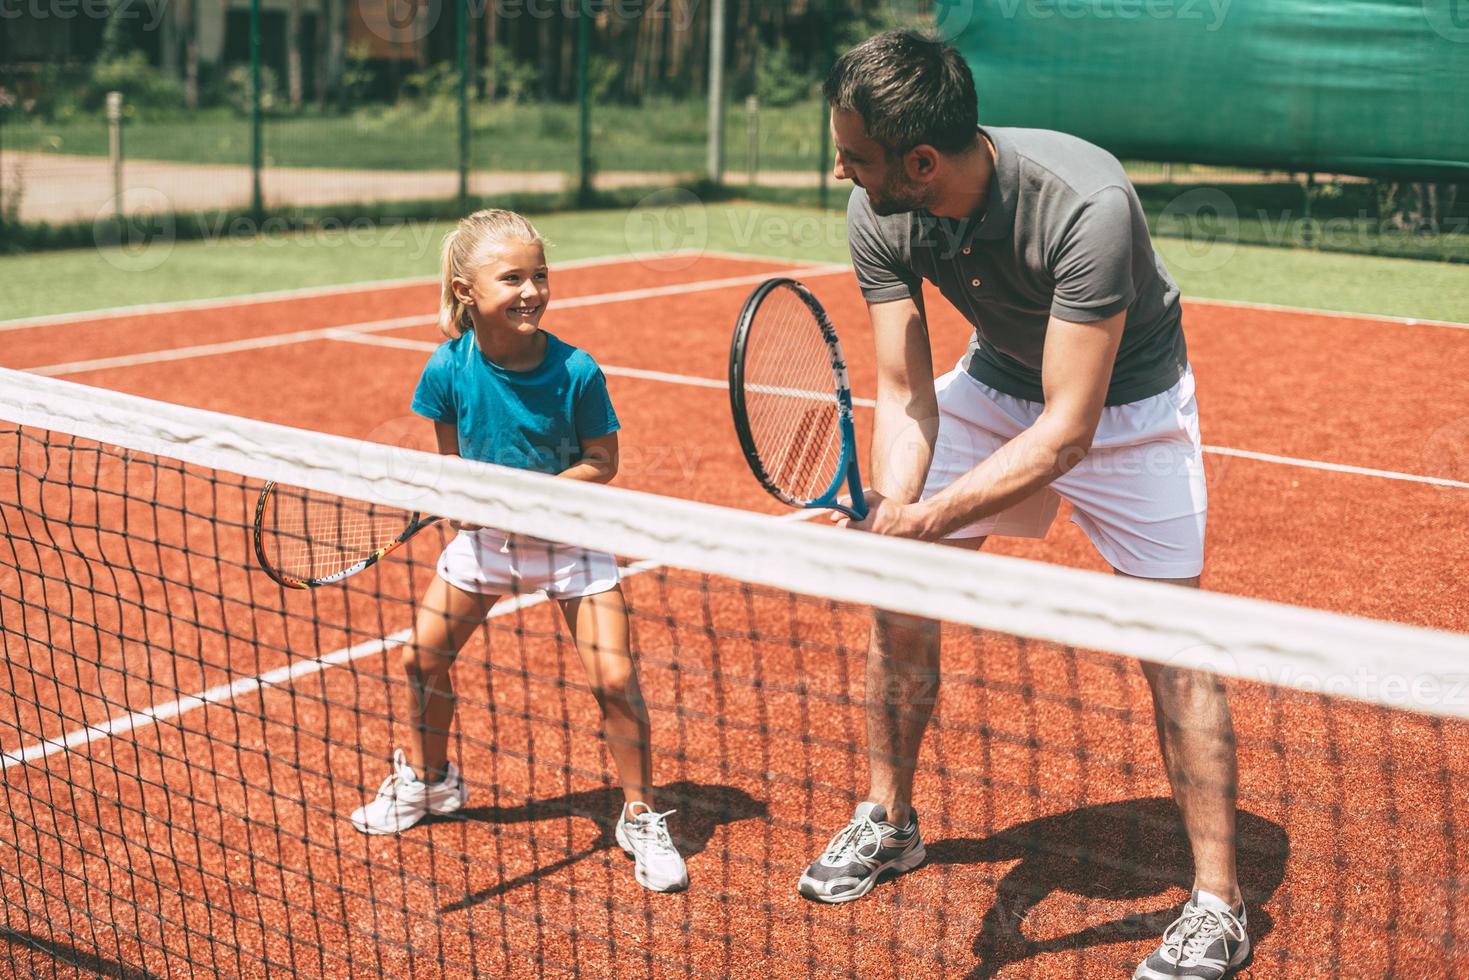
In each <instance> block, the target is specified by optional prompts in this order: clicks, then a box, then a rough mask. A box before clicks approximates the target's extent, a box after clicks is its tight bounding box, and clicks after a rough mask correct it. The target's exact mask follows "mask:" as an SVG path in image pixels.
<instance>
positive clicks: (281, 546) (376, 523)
mask: <svg viewBox="0 0 1469 980" xmlns="http://www.w3.org/2000/svg"><path fill="white" fill-rule="evenodd" d="M408 520H409V515H408V514H406V513H405V512H403V511H400V510H396V509H394V508H390V507H379V506H375V505H373V504H364V503H358V502H356V501H350V500H343V499H342V498H341V497H336V496H333V495H331V494H320V493H315V492H313V491H310V490H302V489H299V488H295V487H280V486H278V487H276V488H275V489H274V491H272V493H271V495H270V498H269V500H268V501H267V504H266V515H265V520H264V521H263V522H262V526H261V532H262V536H263V539H264V544H265V548H266V552H267V554H268V555H269V556H270V557H271V558H272V563H273V564H274V565H275V567H276V568H277V569H279V570H280V571H282V572H284V573H286V574H287V575H290V576H293V577H295V578H299V579H320V578H325V577H327V576H330V575H334V574H336V573H337V572H340V571H344V570H345V569H348V568H351V567H352V566H353V565H356V564H358V563H360V562H362V561H365V560H366V559H368V558H371V557H372V556H373V555H375V554H376V553H377V552H378V551H379V550H381V549H382V548H384V547H386V546H387V545H389V544H391V543H392V542H393V541H395V540H396V539H397V537H398V535H399V534H400V533H401V532H402V531H403V529H404V527H406V526H407V524H408Z"/></svg>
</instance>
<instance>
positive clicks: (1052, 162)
mask: <svg viewBox="0 0 1469 980" xmlns="http://www.w3.org/2000/svg"><path fill="white" fill-rule="evenodd" d="M981 132H983V133H984V134H985V135H986V136H988V137H989V139H990V142H991V143H992V144H993V145H994V148H995V169H994V174H993V175H992V176H991V178H990V186H989V195H988V199H987V201H986V203H985V211H984V214H983V215H982V216H981V217H980V220H979V221H978V222H976V221H974V220H963V221H960V220H951V219H947V218H935V217H934V216H933V215H931V214H928V213H927V212H923V211H920V212H912V213H906V214H895V215H890V216H887V217H879V216H877V215H876V214H874V213H873V211H872V206H871V204H869V203H868V199H867V192H866V191H865V190H863V189H862V188H860V187H859V188H856V189H854V190H853V191H852V198H851V201H850V202H849V203H848V205H847V237H848V240H849V243H850V245H851V249H852V264H853V265H854V266H855V267H856V270H857V281H858V283H859V284H860V285H861V286H862V293H863V295H864V296H865V297H866V298H867V301H868V302H870V303H884V302H889V301H891V300H896V299H904V298H907V297H912V298H914V299H915V300H916V301H917V302H918V303H919V306H920V309H921V308H922V302H923V297H922V289H921V280H924V279H927V280H928V281H929V282H932V283H933V284H934V285H936V286H937V287H938V289H939V292H940V293H942V294H943V296H944V298H945V299H947V300H948V301H949V302H950V303H951V304H953V306H954V308H955V309H957V310H958V311H959V312H960V313H962V314H963V315H964V316H965V317H966V318H967V319H968V320H969V322H970V323H972V324H973V325H974V330H975V335H974V339H973V340H972V341H971V342H970V345H969V353H968V354H967V355H966V357H965V369H966V370H967V371H968V372H969V373H970V374H971V375H972V376H973V377H975V378H976V379H978V380H979V381H982V382H984V383H985V384H987V385H989V386H990V387H992V388H995V389H997V390H999V391H1002V392H1005V393H1006V394H1008V395H1014V396H1015V397H1017V398H1024V399H1027V400H1030V401H1042V400H1043V398H1042V394H1041V352H1042V350H1043V349H1044V347H1045V341H1046V323H1047V319H1048V318H1049V317H1050V316H1056V317H1057V318H1059V319H1062V320H1067V321H1070V322H1073V323H1087V322H1092V321H1096V320H1104V319H1106V318H1107V317H1109V316H1112V315H1113V314H1115V313H1118V312H1121V311H1122V310H1126V311H1127V318H1126V324H1125V326H1124V329H1123V333H1122V345H1121V347H1120V349H1119V350H1118V352H1117V360H1116V363H1115V366H1114V367H1113V371H1112V381H1111V385H1110V386H1109V388H1108V389H1107V404H1108V405H1122V404H1126V403H1127V402H1134V401H1138V400H1139V399H1143V398H1147V397H1149V396H1151V395H1156V394H1158V393H1159V392H1162V391H1167V390H1168V389H1169V388H1171V387H1172V386H1173V385H1174V383H1176V382H1177V381H1178V379H1179V378H1180V377H1182V376H1183V372H1184V370H1185V368H1186V367H1187V364H1188V353H1187V349H1186V348H1185V346H1184V340H1183V326H1182V320H1181V312H1180V308H1179V303H1178V287H1177V286H1176V285H1174V283H1173V279H1172V277H1170V276H1169V275H1168V270H1167V269H1165V268H1164V267H1163V261H1162V259H1160V258H1159V257H1158V255H1157V253H1156V252H1154V251H1153V243H1152V239H1151V238H1150V237H1149V235H1148V226H1147V221H1146V219H1145V218H1144V215H1143V209H1142V205H1141V203H1140V202H1139V201H1138V198H1137V193H1136V191H1134V190H1133V187H1132V183H1131V182H1130V181H1129V180H1128V179H1127V174H1126V173H1125V172H1124V171H1123V169H1122V165H1121V164H1120V163H1118V162H1117V160H1116V158H1115V157H1113V156H1112V155H1111V154H1110V153H1108V152H1107V151H1105V150H1103V149H1101V148H1100V147H1096V146H1093V145H1092V144H1090V143H1088V142H1086V141H1085V140H1081V139H1077V138H1076V137H1074V136H1067V135H1066V134H1064V133H1055V132H1050V131H1048V130H1043V129H999V128H997V129H981Z"/></svg>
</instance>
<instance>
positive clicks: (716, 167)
mask: <svg viewBox="0 0 1469 980" xmlns="http://www.w3.org/2000/svg"><path fill="white" fill-rule="evenodd" d="M724 28H725V5H724V0H713V3H711V4H710V6H709V180H710V181H711V182H712V183H714V184H716V185H718V184H722V183H724Z"/></svg>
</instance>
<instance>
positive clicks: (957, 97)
mask: <svg viewBox="0 0 1469 980" xmlns="http://www.w3.org/2000/svg"><path fill="white" fill-rule="evenodd" d="M825 95H826V99H827V102H828V103H829V104H830V106H831V126H832V132H833V135H834V137H835V144H836V149H837V157H836V170H835V173H836V177H837V178H838V179H842V180H851V181H852V182H853V183H854V184H855V185H856V186H855V188H854V189H853V191H852V196H851V201H850V203H849V206H848V215H847V217H848V240H849V244H850V246H851V252H852V260H853V265H854V266H855V268H856V272H857V279H858V282H859V283H860V285H861V287H862V292H863V295H864V296H865V298H866V299H867V303H868V312H869V316H870V318H871V321H872V328H873V335H874V339H875V345H876V353H877V370H878V384H877V407H876V413H875V417H874V420H873V444H872V461H871V465H870V469H869V470H868V472H869V474H870V477H871V479H872V482H873V486H874V492H873V493H872V494H871V495H870V497H869V498H868V499H869V504H870V505H871V512H870V513H869V515H868V518H867V520H866V521H864V522H862V523H861V524H860V525H856V526H859V527H861V528H862V529H864V530H867V531H871V532H875V533H879V534H891V535H897V536H902V537H913V538H922V539H926V540H933V541H943V542H944V543H946V544H949V545H953V546H956V547H964V548H976V549H977V548H979V547H980V546H981V545H982V544H983V543H984V541H985V538H986V537H987V536H988V535H990V534H1009V535H1019V536H1028V537H1041V536H1044V535H1045V533H1046V530H1047V529H1048V528H1049V526H1050V524H1051V521H1052V519H1053V518H1054V516H1055V513H1056V508H1057V504H1058V501H1059V499H1060V498H1062V497H1064V498H1066V499H1067V500H1069V501H1071V503H1072V504H1073V507H1074V516H1073V518H1072V520H1073V521H1075V522H1076V523H1077V524H1078V525H1080V527H1081V529H1082V530H1083V531H1084V532H1085V533H1086V535H1087V536H1088V537H1089V538H1090V539H1091V541H1092V543H1093V544H1094V545H1095V546H1096V547H1097V549H1098V550H1099V551H1100V552H1101V553H1102V555H1103V557H1105V558H1106V559H1107V561H1108V563H1109V564H1111V565H1112V566H1113V568H1114V569H1115V570H1116V572H1117V573H1118V574H1120V575H1128V576H1134V577H1138V578H1147V579H1154V580H1158V581H1167V582H1173V583H1176V584H1178V585H1183V586H1190V587H1197V586H1198V584H1199V575H1200V573H1201V572H1202V569H1203V543H1204V518H1205V510H1206V502H1205V488H1204V472H1203V460H1202V454H1201V449H1200V442H1199V428H1198V413H1197V409H1196V407H1195V403H1194V398H1193V390H1194V383H1193V376H1192V374H1191V373H1190V371H1189V367H1188V358H1187V355H1186V350H1185V346H1184V339H1183V332H1182V326H1181V313H1180V307H1179V294H1178V288H1177V286H1175V285H1174V283H1173V281H1172V279H1171V278H1170V277H1169V275H1168V272H1167V271H1166V270H1165V269H1164V268H1163V264H1162V262H1161V260H1160V259H1159V258H1158V257H1157V255H1156V254H1155V253H1154V251H1153V248H1152V243H1151V240H1150V238H1149V235H1148V228H1147V224H1146V222H1145V219H1144V215H1143V212H1142V208H1141V205H1140V204H1139V202H1138V199H1137V195H1136V193H1135V192H1134V190H1133V188H1132V185H1131V183H1130V182H1129V181H1128V179H1127V175H1126V174H1125V173H1124V171H1123V169H1122V167H1121V165H1120V164H1119V163H1118V162H1117V160H1116V159H1115V158H1113V157H1112V156H1111V155H1110V154H1108V153H1106V152H1105V151H1103V150H1101V149H1099V148H1097V147H1095V146H1092V145H1091V144H1089V143H1086V142H1084V141H1082V140H1080V139H1076V138H1074V137H1070V136H1066V135H1064V134H1061V133H1054V132H1047V131H1043V130H1024V129H995V128H991V129H982V128H980V127H979V125H978V105H977V99H976V95H975V91H974V80H973V77H972V76H971V74H970V71H969V68H968V66H967V65H966V64H965V62H964V60H963V58H962V57H961V56H960V55H959V53H958V52H957V51H955V50H954V49H953V48H952V47H950V46H948V45H946V44H943V43H941V42H937V41H933V40H929V39H926V38H924V37H922V36H921V35H918V34H914V33H911V32H902V31H894V32H889V33H886V34H880V35H878V36H876V37H873V38H871V39H869V40H868V41H866V42H864V43H863V44H861V45H859V46H858V47H856V48H854V49H853V50H851V51H849V52H847V54H845V55H844V56H842V58H840V59H839V60H838V61H837V63H836V65H835V66H834V67H833V68H832V71H831V75H830V77H829V78H828V79H827V81H826V85H825ZM923 280H927V281H928V282H930V283H932V284H933V285H934V286H936V287H937V289H938V291H939V293H940V294H941V295H942V297H943V299H944V300H945V301H947V302H948V303H950V304H952V305H953V306H954V307H955V308H956V309H957V310H958V311H959V312H960V313H961V314H963V315H964V316H965V317H966V318H967V319H968V320H969V321H970V323H972V324H973V325H974V328H975V335H974V339H973V340H972V342H971V344H970V349H969V352H968V354H967V355H966V356H965V358H964V359H963V360H962V361H961V362H960V364H959V366H958V367H956V368H955V369H954V370H953V371H951V372H949V373H948V374H946V375H944V376H943V377H942V378H940V379H938V381H937V382H935V381H934V379H933V372H932V369H931V364H932V360H931V356H930V350H929V342H928V331H927V324H926V321H925V317H924V298H923V293H922V281H923ZM938 635H939V634H938V629H937V626H936V625H935V624H933V623H931V622H927V621H921V620H915V619H913V618H910V617H903V616H897V615H891V614H880V615H879V616H878V617H877V618H876V620H875V622H874V625H873V630H872V637H871V644H870V647H869V653H868V664H867V690H868V692H869V700H868V705H869V707H868V718H867V730H868V731H867V735H868V742H869V745H868V754H869V761H870V765H871V782H870V788H869V792H868V794H867V801H866V802H864V803H862V804H860V805H859V806H858V807H857V811H856V814H855V815H854V816H853V818H852V821H851V822H850V823H849V824H848V825H847V827H846V828H845V829H844V830H842V831H841V832H839V833H838V834H837V835H836V836H835V837H833V838H832V841H831V844H830V845H829V846H828V848H827V851H826V853H824V854H823V855H822V856H821V857H820V858H819V859H818V860H816V861H815V862H814V863H813V864H812V865H811V866H810V867H809V868H808V869H807V870H806V873H805V874H804V875H802V877H801V881H800V891H801V893H802V894H803V895H805V896H807V897H808V898H812V899H816V900H818V901H825V902H845V901H850V900H852V899H855V898H860V897H861V896H862V895H865V894H866V893H867V892H868V891H869V890H871V888H872V886H873V885H874V884H875V883H876V881H877V879H878V876H879V875H880V874H882V873H883V872H884V871H897V872H902V871H907V870H910V869H912V868H914V867H917V866H918V865H919V864H920V863H921V862H922V861H923V858H924V849H923V841H922V838H921V836H920V835H919V831H918V815H917V813H916V812H915V811H914V809H913V806H912V802H911V796H912V790H913V774H914V769H915V765H916V760H917V756H918V748H919V744H920V742H921V741H922V738H923V732H924V729H925V727H926V726H927V724H928V720H929V715H930V713H931V710H932V699H933V695H932V692H933V691H934V690H936V689H937V679H938V670H939V649H938ZM1142 668H1143V672H1144V674H1145V675H1146V677H1147V680H1148V683H1149V684H1150V686H1151V688H1152V693H1153V701H1154V709H1155V712H1154V713H1155V718H1156V722H1157V729H1158V736H1159V742H1160V746H1161V748H1162V754H1163V759H1164V763H1165V766H1166V768H1167V771H1168V778H1169V781H1170V783H1171V785H1172V788H1173V796H1174V799H1175V801H1176V802H1177V804H1178V807H1179V810H1180V811H1181V813H1182V817H1183V822H1184V827H1185V829H1186V831H1187V833H1188V837H1189V841H1190V843H1191V845H1192V850H1193V857H1194V864H1195V881H1194V890H1193V894H1192V896H1191V897H1190V899H1189V901H1188V904H1187V905H1186V906H1185V908H1184V912H1183V914H1182V915H1181V916H1180V917H1179V918H1178V920H1177V921H1175V922H1174V923H1173V924H1172V925H1171V926H1169V928H1168V930H1167V931H1166V932H1165V934H1164V937H1163V941H1162V943H1161V945H1160V946H1159V948H1158V949H1157V951H1155V952H1154V953H1153V954H1152V955H1150V956H1149V957H1148V958H1147V959H1146V960H1145V961H1144V962H1143V963H1142V964H1141V965H1139V967H1138V968H1137V972H1136V973H1135V975H1134V976H1135V978H1137V980H1158V978H1166V977H1190V978H1197V980H1218V978H1220V977H1223V976H1225V975H1226V974H1229V973H1231V972H1232V971H1234V970H1235V969H1237V968H1238V967H1240V966H1241V965H1243V963H1244V962H1245V961H1246V960H1247V959H1248V957H1249V953H1250V943H1249V938H1248V936H1247V935H1246V932H1245V911H1244V907H1243V905H1242V902H1241V897H1240V893H1239V886H1238V883H1237V879H1236V873H1235V857H1234V819H1235V792H1236V762H1235V749H1234V736H1233V727H1232V723H1231V720H1230V714H1229V705H1228V702H1227V700H1226V699H1225V694H1224V689H1223V686H1222V684H1221V683H1220V682H1219V681H1218V679H1217V678H1214V677H1211V676H1208V675H1203V674H1198V673H1193V672H1189V671H1184V670H1179V669H1174V668H1169V667H1165V666H1162V665H1159V664H1153V663H1144V664H1143V665H1142ZM875 691H881V692H884V697H883V698H881V699H879V698H877V697H874V696H872V694H871V692H875ZM884 702H885V703H884Z"/></svg>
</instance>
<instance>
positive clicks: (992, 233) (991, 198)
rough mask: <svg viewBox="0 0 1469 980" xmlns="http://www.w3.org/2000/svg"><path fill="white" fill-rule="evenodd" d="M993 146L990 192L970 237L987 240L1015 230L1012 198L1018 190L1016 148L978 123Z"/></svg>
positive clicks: (1005, 235) (1013, 201)
mask: <svg viewBox="0 0 1469 980" xmlns="http://www.w3.org/2000/svg"><path fill="white" fill-rule="evenodd" d="M979 131H980V132H981V133H983V134H984V135H985V136H987V137H989V141H990V143H991V144H993V145H994V148H995V169H994V171H993V172H992V173H991V174H990V188H989V193H988V194H987V195H986V196H985V205H984V218H983V219H981V220H980V222H979V226H978V227H976V228H975V229H974V235H973V237H975V238H979V239H983V240H986V241H994V240H995V239H999V238H1006V237H1008V236H1009V235H1010V233H1011V232H1013V231H1014V230H1015V199H1016V197H1017V196H1018V195H1019V191H1020V170H1019V168H1018V167H1017V166H1016V163H1015V148H1014V147H1012V146H1011V145H1010V141H1009V140H1007V139H1005V138H1004V136H1002V135H1001V134H1000V133H998V132H995V131H992V130H988V129H985V128H984V127H983V126H981V127H979Z"/></svg>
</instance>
